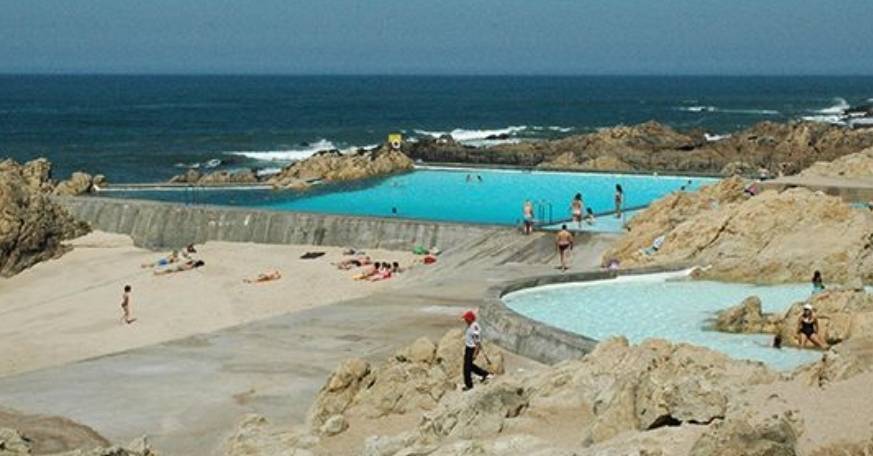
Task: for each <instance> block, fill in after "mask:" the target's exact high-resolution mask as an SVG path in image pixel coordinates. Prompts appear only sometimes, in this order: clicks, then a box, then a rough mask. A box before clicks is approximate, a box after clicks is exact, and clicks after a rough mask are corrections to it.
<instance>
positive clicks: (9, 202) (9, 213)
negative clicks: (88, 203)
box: [0, 160, 89, 277]
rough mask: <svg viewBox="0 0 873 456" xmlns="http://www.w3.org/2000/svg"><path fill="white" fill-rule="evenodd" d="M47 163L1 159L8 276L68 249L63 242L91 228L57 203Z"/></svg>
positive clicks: (0, 263) (1, 246)
mask: <svg viewBox="0 0 873 456" xmlns="http://www.w3.org/2000/svg"><path fill="white" fill-rule="evenodd" d="M45 175H46V174H45V171H44V163H43V162H37V163H32V162H31V163H28V164H25V165H24V166H22V165H20V164H18V163H16V162H14V161H12V160H5V161H2V162H0V275H2V276H5V277H9V276H12V275H14V274H17V273H18V272H21V271H22V270H24V269H27V268H29V267H31V266H33V265H34V264H36V263H39V262H40V261H45V260H48V259H50V258H55V257H58V256H60V255H62V254H64V253H65V252H66V251H67V250H68V249H67V248H66V247H64V246H63V245H62V244H61V241H63V240H66V239H71V238H73V237H77V236H81V235H83V234H85V233H87V232H88V231H89V228H88V226H87V225H86V224H84V223H81V222H77V221H76V220H74V219H73V217H72V216H70V215H69V214H68V213H67V212H66V211H65V210H64V209H63V208H61V207H60V206H59V205H57V204H55V203H54V202H53V201H52V200H51V198H50V197H49V196H48V195H47V194H46V193H45V192H44V191H43V189H44V188H46V182H47V181H45V180H41V179H42V176H45Z"/></svg>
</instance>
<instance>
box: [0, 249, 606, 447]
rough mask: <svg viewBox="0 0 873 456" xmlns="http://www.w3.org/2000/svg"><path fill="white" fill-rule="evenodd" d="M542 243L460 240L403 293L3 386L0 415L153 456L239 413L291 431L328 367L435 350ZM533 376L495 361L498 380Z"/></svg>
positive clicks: (522, 268)
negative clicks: (130, 445) (6, 412)
mask: <svg viewBox="0 0 873 456" xmlns="http://www.w3.org/2000/svg"><path fill="white" fill-rule="evenodd" d="M510 236H511V237H510ZM508 239H515V240H516V242H517V243H515V244H513V243H508V241H507V240H508ZM610 241H611V238H609V237H593V238H589V239H587V240H586V242H585V243H584V244H583V245H580V246H579V248H577V253H576V254H575V255H574V257H573V265H574V269H576V270H582V269H590V268H594V267H596V266H597V263H598V261H599V257H600V254H601V253H602V251H603V249H605V248H606V246H607V245H608V244H609V242H610ZM552 242H553V241H552V239H551V237H550V236H543V235H533V236H531V237H530V238H521V237H519V236H517V235H515V234H511V235H507V237H506V238H502V237H497V238H488V239H484V240H471V241H470V244H469V245H462V246H459V247H458V249H457V250H458V251H457V252H456V253H447V254H446V257H445V258H444V259H441V261H440V263H439V264H438V265H437V266H435V267H433V268H432V269H418V270H413V271H412V272H410V274H415V275H414V276H410V277H411V278H414V280H412V281H411V282H413V283H415V284H416V286H414V287H411V286H410V285H409V282H407V283H406V284H405V285H403V288H399V287H398V288H393V289H386V290H385V291H383V292H380V293H378V294H376V295H372V296H369V297H366V298H360V299H355V300H350V301H345V302H340V303H336V304H333V305H328V306H323V307H318V308H312V309H308V310H303V311H300V312H295V313H291V314H287V315H282V316H278V317H272V318H269V319H265V320H261V321H256V322H252V323H248V324H244V325H241V326H238V327H233V328H228V329H224V330H219V331H216V332H213V333H210V334H203V335H196V336H192V337H188V338H184V339H181V340H176V341H171V342H167V343H162V344H158V345H153V346H149V347H144V348H139V349H134V350H131V351H127V352H122V353H117V354H113V355H107V356H103V357H100V358H96V359H91V360H86V361H82V362H78V363H74V364H70V365H66V366H60V367H53V368H47V369H42V370H37V371H32V372H27V373H23V374H19V375H15V376H9V377H3V378H0V404H3V406H5V407H10V408H15V409H19V410H21V411H25V412H28V413H41V414H51V415H61V416H65V417H69V418H71V419H74V420H76V421H78V422H81V423H83V424H86V425H89V426H91V427H93V428H94V429H95V430H97V431H98V432H99V433H101V434H103V435H104V436H105V437H107V438H109V439H110V440H112V441H117V442H125V441H128V440H130V439H132V438H135V437H137V436H139V435H142V434H148V435H149V436H150V437H151V438H152V441H153V443H154V446H155V447H156V449H157V450H159V451H160V452H162V454H190V455H196V454H217V450H218V449H219V448H220V446H221V444H222V442H223V440H224V438H225V436H226V435H227V434H228V433H229V432H230V431H232V429H233V428H234V427H235V425H236V423H237V422H238V420H239V418H240V417H241V416H242V415H243V414H244V413H249V412H255V413H259V414H262V415H264V416H267V417H268V418H269V419H271V420H272V421H274V422H275V423H277V424H279V425H292V424H296V423H300V422H302V420H303V418H304V416H305V413H306V410H307V409H308V407H309V404H310V403H311V400H312V398H313V396H314V395H315V393H316V392H317V391H318V389H319V388H320V387H321V385H322V384H323V383H324V381H325V379H326V376H327V375H328V373H329V372H330V371H332V370H333V368H334V367H335V366H336V365H337V363H338V362H339V361H340V360H342V359H345V358H349V357H355V356H358V357H364V358H368V359H371V360H375V361H381V360H383V359H384V358H385V357H386V356H387V355H388V354H390V353H393V352H394V351H396V350H397V349H398V348H401V347H403V346H405V345H407V344H409V343H411V342H412V341H413V340H415V339H416V338H418V337H421V336H428V337H430V338H432V339H436V338H438V337H440V336H441V335H442V334H443V333H444V332H445V331H446V330H448V329H449V328H452V327H457V326H458V325H459V321H458V315H459V314H460V313H461V311H462V310H464V309H467V308H471V307H478V306H479V304H480V303H481V302H482V298H483V296H484V293H485V291H486V290H487V288H488V287H489V286H490V285H493V284H495V283H498V282H500V281H503V280H509V279H513V278H518V277H522V276H527V275H536V274H545V273H554V272H556V271H555V262H554V260H553V254H552V252H551V249H553V247H552ZM519 250H520V251H519ZM483 324H486V325H487V322H483ZM533 366H536V364H535V363H533V362H532V361H529V360H526V359H522V358H514V357H513V358H510V359H508V360H507V367H508V372H510V373H511V372H512V371H513V370H515V369H517V368H519V367H523V368H525V367H526V368H530V367H533Z"/></svg>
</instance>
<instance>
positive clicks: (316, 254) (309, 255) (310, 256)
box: [300, 252, 325, 260]
mask: <svg viewBox="0 0 873 456" xmlns="http://www.w3.org/2000/svg"><path fill="white" fill-rule="evenodd" d="M324 254H325V252H306V253H304V254H303V255H301V256H300V259H301V260H311V259H313V258H318V257H320V256H324Z"/></svg>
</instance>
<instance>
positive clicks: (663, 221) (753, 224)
mask: <svg viewBox="0 0 873 456" xmlns="http://www.w3.org/2000/svg"><path fill="white" fill-rule="evenodd" d="M740 182H741V181H739V180H736V178H734V179H728V180H725V181H722V182H721V183H719V184H717V185H715V186H712V187H708V188H705V189H702V190H701V191H700V192H696V193H697V194H692V193H685V192H682V193H681V194H679V193H674V194H672V195H669V196H667V197H665V198H662V199H661V200H658V201H656V202H655V203H653V204H652V205H651V206H650V207H649V208H648V209H646V210H645V211H643V212H642V213H640V214H638V215H637V216H636V217H634V218H633V220H631V222H630V232H629V233H627V234H625V235H624V237H623V238H622V239H620V240H619V241H618V242H617V243H616V244H615V246H614V247H613V248H612V249H611V250H610V251H608V252H607V253H606V254H605V255H604V257H603V259H604V263H605V262H607V261H610V260H612V259H618V260H619V261H620V262H621V264H622V266H623V267H627V266H642V265H653V264H676V263H680V264H685V263H694V264H698V265H701V266H711V267H709V268H707V269H706V270H705V271H703V272H702V274H701V277H706V278H713V279H717V280H725V281H737V282H751V283H780V282H800V281H807V280H809V277H810V275H811V274H812V271H815V270H821V271H826V275H827V277H828V278H829V280H831V281H834V282H845V281H848V280H849V279H851V278H854V277H859V276H860V277H862V278H863V279H864V281H873V248H871V245H873V236H871V233H873V215H871V214H869V213H866V212H864V211H859V210H857V209H854V208H852V207H851V206H849V205H848V204H846V203H844V202H843V201H842V200H841V199H839V198H836V197H832V196H827V195H824V194H822V193H817V192H812V191H810V190H807V189H804V188H793V189H789V190H785V191H783V192H776V191H772V190H770V191H765V192H763V193H761V194H760V195H757V196H755V197H752V198H748V197H746V196H744V195H743V192H742V185H741V183H740ZM717 190H718V191H717ZM724 191H727V192H729V193H728V195H725V196H726V197H722V198H719V197H717V196H715V195H713V193H719V194H724ZM659 236H664V238H663V243H662V245H661V247H660V248H659V249H658V250H657V252H656V253H654V254H651V253H650V252H646V251H645V249H646V248H647V247H648V246H649V245H651V244H652V242H653V240H654V239H656V238H657V237H659ZM811 244H813V246H814V247H811Z"/></svg>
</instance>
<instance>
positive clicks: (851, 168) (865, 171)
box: [800, 147, 873, 179]
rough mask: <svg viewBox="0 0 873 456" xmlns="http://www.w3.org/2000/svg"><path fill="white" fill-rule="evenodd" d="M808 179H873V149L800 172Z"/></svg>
mask: <svg viewBox="0 0 873 456" xmlns="http://www.w3.org/2000/svg"><path fill="white" fill-rule="evenodd" d="M800 175H801V176H806V177H847V178H853V179H857V178H873V147H871V148H867V149H864V150H862V151H861V152H858V153H854V154H848V155H844V156H842V157H840V158H837V159H836V160H834V161H830V162H816V163H814V164H813V165H812V166H810V167H809V168H807V169H805V170H803V171H801V172H800Z"/></svg>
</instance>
